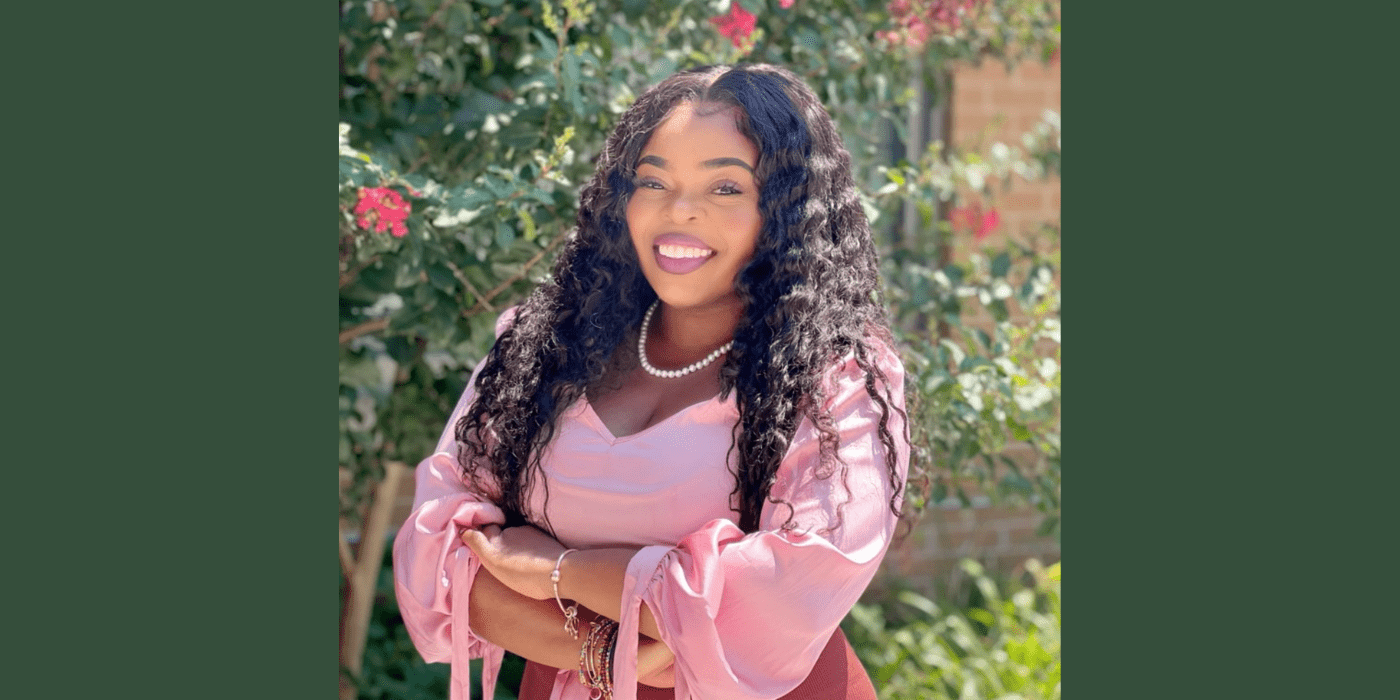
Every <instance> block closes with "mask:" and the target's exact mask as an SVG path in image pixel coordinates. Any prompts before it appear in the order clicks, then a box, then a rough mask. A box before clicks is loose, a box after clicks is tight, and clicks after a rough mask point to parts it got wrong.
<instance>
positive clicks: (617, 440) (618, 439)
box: [579, 392, 733, 445]
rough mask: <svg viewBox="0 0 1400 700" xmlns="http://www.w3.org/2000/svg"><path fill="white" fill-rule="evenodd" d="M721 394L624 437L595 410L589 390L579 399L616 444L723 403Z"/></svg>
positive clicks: (597, 425) (599, 427) (605, 434)
mask: <svg viewBox="0 0 1400 700" xmlns="http://www.w3.org/2000/svg"><path fill="white" fill-rule="evenodd" d="M719 396H720V395H719V394H715V395H714V396H711V397H710V398H708V399H705V400H704V401H699V402H697V403H693V404H690V405H689V406H685V407H683V408H681V409H680V410H678V411H676V412H675V413H672V414H671V415H669V416H666V417H665V418H662V419H661V420H659V421H657V422H655V423H652V424H651V425H648V426H647V427H645V428H642V429H641V430H638V431H637V432H635V433H629V434H627V435H623V436H622V437H618V436H616V435H613V432H612V429H611V428H609V427H608V424H607V422H605V421H604V420H603V417H602V416H600V415H598V411H596V410H594V408H593V402H592V401H589V400H588V392H584V393H583V395H582V396H580V397H579V401H580V402H582V403H583V410H584V413H585V414H586V415H588V416H591V420H592V422H593V424H594V427H595V429H596V430H597V431H598V433H599V434H600V435H601V436H602V438H603V439H604V440H606V441H607V443H608V444H609V445H616V444H618V443H622V442H627V441H629V440H632V439H635V438H638V437H641V436H643V435H646V434H647V433H649V432H651V431H653V430H656V429H657V428H660V427H661V426H663V425H666V424H667V423H670V422H671V421H672V420H675V418H676V416H680V415H682V414H686V413H690V412H692V411H697V410H700V409H701V408H704V407H707V406H710V405H711V404H717V403H721V401H720V398H719ZM732 399H733V397H732V396H731V397H730V399H729V400H732Z"/></svg>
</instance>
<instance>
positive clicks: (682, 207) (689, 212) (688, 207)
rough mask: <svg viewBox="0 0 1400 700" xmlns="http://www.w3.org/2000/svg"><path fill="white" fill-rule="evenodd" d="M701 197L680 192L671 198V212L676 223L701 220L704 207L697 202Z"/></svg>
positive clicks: (669, 208)
mask: <svg viewBox="0 0 1400 700" xmlns="http://www.w3.org/2000/svg"><path fill="white" fill-rule="evenodd" d="M698 196H699V195H692V194H687V193H684V192H678V193H676V195H675V196H673V197H672V198H671V202H670V206H669V207H667V209H668V210H669V211H670V214H671V219H672V220H674V221H693V220H695V219H698V218H700V212H701V211H702V207H703V205H702V204H701V202H699V201H697V200H696V197H698Z"/></svg>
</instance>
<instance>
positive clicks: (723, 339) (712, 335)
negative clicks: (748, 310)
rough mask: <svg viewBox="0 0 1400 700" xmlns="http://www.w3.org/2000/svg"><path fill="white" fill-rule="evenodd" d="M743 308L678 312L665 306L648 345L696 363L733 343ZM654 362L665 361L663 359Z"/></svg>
mask: <svg viewBox="0 0 1400 700" xmlns="http://www.w3.org/2000/svg"><path fill="white" fill-rule="evenodd" d="M743 315H744V307H743V304H741V303H739V302H738V301H735V302H734V303H732V304H716V305H710V306H705V307H700V308H690V309H677V308H674V307H671V306H667V305H666V303H665V302H662V303H661V305H660V306H658V307H657V309H656V313H655V316H656V317H657V319H656V320H654V321H653V322H652V323H653V325H652V328H651V334H650V335H649V336H648V343H649V344H651V345H653V347H655V350H653V352H657V351H661V352H664V353H665V355H666V356H667V357H669V358H674V359H675V360H685V359H686V358H689V359H690V360H692V361H693V360H694V359H697V358H700V357H704V356H705V355H706V354H708V353H709V352H710V351H711V350H714V349H715V348H717V347H719V346H721V345H724V344H725V343H727V342H729V341H730V340H733V338H734V330H735V329H736V328H738V327H739V319H741V318H743ZM653 359H661V360H664V359H666V358H663V357H654V358H653Z"/></svg>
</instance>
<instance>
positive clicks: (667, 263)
mask: <svg viewBox="0 0 1400 700" xmlns="http://www.w3.org/2000/svg"><path fill="white" fill-rule="evenodd" d="M663 245H679V246H685V247H687V248H700V249H703V250H708V251H710V254H709V255H707V256H705V257H703V258H669V257H666V256H665V255H662V254H661V246H663ZM651 251H652V255H655V256H656V266H657V267H659V268H661V271H662V272H669V273H671V274H673V275H684V274H686V273H690V272H694V271H696V270H698V269H700V267H701V266H702V265H704V264H705V263H707V262H709V261H710V260H712V259H714V257H715V256H714V252H715V251H714V249H713V248H711V247H710V246H708V245H706V244H705V242H704V241H702V240H700V239H699V238H696V237H694V236H690V235H687V234H684V233H674V232H671V233H663V234H661V235H660V236H657V237H656V238H655V239H653V240H652V242H651Z"/></svg>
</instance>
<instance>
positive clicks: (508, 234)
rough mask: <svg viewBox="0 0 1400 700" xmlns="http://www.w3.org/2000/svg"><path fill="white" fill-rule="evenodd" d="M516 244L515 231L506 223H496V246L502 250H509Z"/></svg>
mask: <svg viewBox="0 0 1400 700" xmlns="http://www.w3.org/2000/svg"><path fill="white" fill-rule="evenodd" d="M514 242H515V229H513V228H511V226H510V224H508V223H506V222H504V221H497V222H496V245H497V246H499V247H501V248H509V247H510V244H512V243H514Z"/></svg>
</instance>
